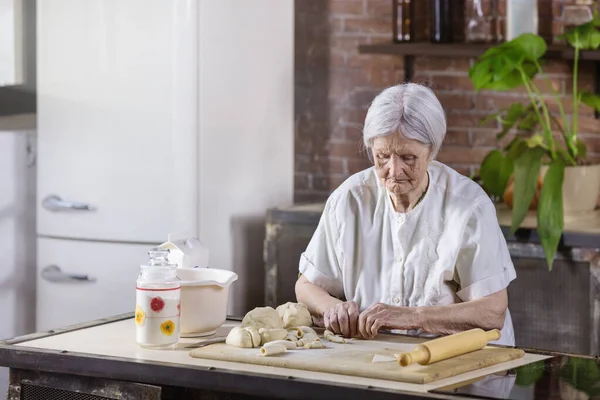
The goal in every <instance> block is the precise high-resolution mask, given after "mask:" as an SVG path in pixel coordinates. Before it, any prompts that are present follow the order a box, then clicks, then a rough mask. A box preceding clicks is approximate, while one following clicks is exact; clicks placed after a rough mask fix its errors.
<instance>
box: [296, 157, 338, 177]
mask: <svg viewBox="0 0 600 400" xmlns="http://www.w3.org/2000/svg"><path fill="white" fill-rule="evenodd" d="M295 170H296V172H305V173H314V174H326V173H334V174H344V173H345V172H346V168H345V166H344V160H343V159H336V158H332V157H327V156H323V157H319V156H306V155H296V159H295Z"/></svg>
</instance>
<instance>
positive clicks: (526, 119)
mask: <svg viewBox="0 0 600 400" xmlns="http://www.w3.org/2000/svg"><path fill="white" fill-rule="evenodd" d="M539 123H540V119H539V117H538V115H537V114H536V112H535V111H534V109H533V106H532V105H529V106H527V110H526V111H525V113H524V115H523V118H522V119H521V121H520V122H519V124H518V125H517V128H518V129H520V130H524V131H532V130H534V129H535V128H536V127H537V126H538V125H539Z"/></svg>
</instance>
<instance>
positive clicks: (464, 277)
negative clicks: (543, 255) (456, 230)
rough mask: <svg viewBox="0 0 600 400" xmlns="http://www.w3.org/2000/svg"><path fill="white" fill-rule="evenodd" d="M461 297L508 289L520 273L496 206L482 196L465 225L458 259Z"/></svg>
mask: <svg viewBox="0 0 600 400" xmlns="http://www.w3.org/2000/svg"><path fill="white" fill-rule="evenodd" d="M456 274H457V278H458V283H459V286H460V290H459V291H458V292H457V295H458V297H460V299H461V300H463V301H469V300H474V299H478V298H481V297H485V296H488V295H491V294H493V293H496V292H499V291H501V290H503V289H506V288H507V287H508V285H509V283H510V282H511V281H512V280H514V279H515V278H516V277H517V274H516V272H515V268H514V265H513V263H512V260H511V258H510V253H509V251H508V246H507V245H506V239H505V238H504V235H503V233H502V229H501V228H500V224H499V223H498V218H497V216H496V208H495V207H494V204H493V203H492V202H491V200H489V199H488V198H485V199H482V200H480V201H479V202H478V203H477V204H476V205H475V207H474V208H473V209H472V211H471V215H470V217H469V218H468V220H467V224H466V226H465V229H464V232H463V235H462V241H461V248H460V250H459V254H458V258H457V262H456Z"/></svg>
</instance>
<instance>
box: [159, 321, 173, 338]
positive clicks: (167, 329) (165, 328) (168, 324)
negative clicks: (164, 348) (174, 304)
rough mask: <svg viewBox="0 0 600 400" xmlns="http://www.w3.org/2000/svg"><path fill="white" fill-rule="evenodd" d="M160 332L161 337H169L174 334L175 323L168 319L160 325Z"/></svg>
mask: <svg viewBox="0 0 600 400" xmlns="http://www.w3.org/2000/svg"><path fill="white" fill-rule="evenodd" d="M160 331H161V332H162V333H163V335H167V336H171V335H172V334H173V332H175V323H174V322H173V321H171V320H170V319H169V320H167V321H165V322H163V323H162V324H160Z"/></svg>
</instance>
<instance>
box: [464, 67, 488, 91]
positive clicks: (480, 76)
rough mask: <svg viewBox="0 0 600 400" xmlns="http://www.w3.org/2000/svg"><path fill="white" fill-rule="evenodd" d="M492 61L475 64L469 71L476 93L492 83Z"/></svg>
mask: <svg viewBox="0 0 600 400" xmlns="http://www.w3.org/2000/svg"><path fill="white" fill-rule="evenodd" d="M491 63H492V62H491V61H490V60H483V61H481V62H478V63H475V64H474V65H473V66H472V67H471V68H470V69H469V78H470V79H471V82H473V86H474V87H475V91H479V90H481V89H483V88H485V86H486V85H487V84H488V83H489V82H490V80H491V79H492V75H491V74H490V72H489V71H490V65H491Z"/></svg>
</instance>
